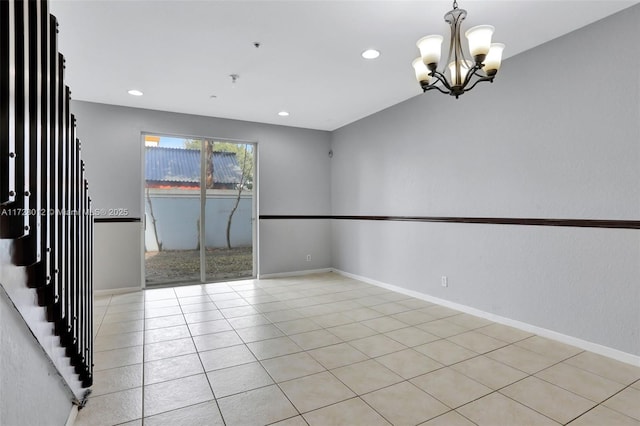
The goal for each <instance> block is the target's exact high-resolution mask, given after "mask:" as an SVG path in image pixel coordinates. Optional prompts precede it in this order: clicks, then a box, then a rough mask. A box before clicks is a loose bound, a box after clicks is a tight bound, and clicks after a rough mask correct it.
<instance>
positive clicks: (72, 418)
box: [65, 404, 78, 426]
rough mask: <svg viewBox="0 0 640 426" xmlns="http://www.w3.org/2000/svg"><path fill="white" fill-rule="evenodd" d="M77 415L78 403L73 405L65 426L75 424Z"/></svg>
mask: <svg viewBox="0 0 640 426" xmlns="http://www.w3.org/2000/svg"><path fill="white" fill-rule="evenodd" d="M76 417H78V406H77V405H76V404H73V405H72V406H71V411H70V412H69V417H67V422H66V423H65V426H73V424H74V423H75V422H76Z"/></svg>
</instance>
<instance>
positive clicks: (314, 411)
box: [76, 274, 640, 426]
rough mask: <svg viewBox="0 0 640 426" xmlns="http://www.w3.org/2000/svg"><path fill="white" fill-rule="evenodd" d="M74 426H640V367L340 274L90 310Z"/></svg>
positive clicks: (225, 286)
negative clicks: (89, 351) (90, 364)
mask: <svg viewBox="0 0 640 426" xmlns="http://www.w3.org/2000/svg"><path fill="white" fill-rule="evenodd" d="M95 313H96V318H95V324H96V329H95V332H96V338H95V351H96V352H95V380H94V386H93V393H92V394H91V396H90V398H89V400H88V403H87V405H86V407H85V408H83V409H82V410H80V412H79V413H78V417H77V420H76V425H78V426H81V425H91V426H97V425H116V424H125V425H142V424H145V425H171V426H175V425H185V426H187V425H188V426H195V425H227V426H236V425H238V426H245V425H246V426H251V425H267V424H278V425H289V426H295V425H312V426H315V425H318V426H329V425H348V426H351V425H367V426H371V425H389V424H393V425H430V426H435V425H447V426H456V425H474V424H475V425H490V426H500V425H507V426H519V425H529V424H531V425H558V424H570V425H575V426H581V425H598V426H615V425H636V426H640V368H636V367H633V366H631V365H628V364H624V363H621V362H618V361H615V360H612V359H608V358H605V357H602V356H600V355H596V354H593V353H589V352H585V351H582V350H581V349H578V348H575V347H572V346H568V345H565V344H562V343H558V342H555V341H552V340H549V339H545V338H543V337H540V336H534V335H532V334H529V333H526V332H523V331H521V330H517V329H514V328H511V327H507V326H504V325H501V324H496V323H492V322H490V321H487V320H485V319H482V318H477V317H474V316H471V315H468V314H464V313H460V312H458V311H455V310H452V309H449V308H446V307H443V306H438V305H434V304H432V303H428V302H425V301H422V300H418V299H415V298H409V297H407V296H405V295H402V294H398V293H395V292H392V291H388V290H385V289H382V288H378V287H374V286H371V285H368V284H365V283H362V282H359V281H355V280H352V279H349V278H345V277H342V276H339V275H336V274H321V275H312V276H306V277H295V278H287V279H269V280H247V281H232V282H226V283H214V284H205V285H194V286H183V287H175V288H163V289H153V290H147V291H144V292H137V293H130V294H123V295H114V296H107V297H98V298H96V300H95Z"/></svg>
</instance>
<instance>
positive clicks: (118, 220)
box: [93, 217, 142, 223]
mask: <svg viewBox="0 0 640 426" xmlns="http://www.w3.org/2000/svg"><path fill="white" fill-rule="evenodd" d="M93 221H94V222H95V223H132V222H142V219H140V218H139V217H96V218H95V219H93Z"/></svg>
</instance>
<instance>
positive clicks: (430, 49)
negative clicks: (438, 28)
mask: <svg viewBox="0 0 640 426" xmlns="http://www.w3.org/2000/svg"><path fill="white" fill-rule="evenodd" d="M416 45H417V46H418V49H420V56H422V62H424V64H425V65H426V66H427V67H429V69H435V68H436V67H437V66H438V62H440V54H441V52H442V36H441V35H429V36H426V37H422V38H421V39H420V40H418V42H417V43H416Z"/></svg>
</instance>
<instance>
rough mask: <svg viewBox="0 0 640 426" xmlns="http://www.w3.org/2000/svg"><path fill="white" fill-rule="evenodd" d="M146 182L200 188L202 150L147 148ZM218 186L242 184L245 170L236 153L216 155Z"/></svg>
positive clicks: (215, 171)
mask: <svg viewBox="0 0 640 426" xmlns="http://www.w3.org/2000/svg"><path fill="white" fill-rule="evenodd" d="M145 162H146V167H145V180H147V181H155V182H172V183H188V184H198V183H199V182H200V150H197V149H185V148H165V147H156V146H147V147H145ZM213 177H214V181H215V183H220V184H236V183H240V181H241V177H242V169H240V166H238V161H237V159H236V154H235V153H234V152H214V153H213Z"/></svg>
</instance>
